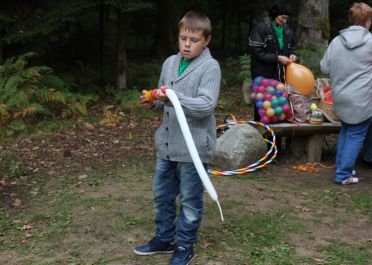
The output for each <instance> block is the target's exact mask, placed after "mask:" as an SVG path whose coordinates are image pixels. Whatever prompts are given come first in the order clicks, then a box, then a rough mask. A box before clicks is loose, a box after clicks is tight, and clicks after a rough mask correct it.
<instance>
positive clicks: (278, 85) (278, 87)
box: [276, 83, 285, 90]
mask: <svg viewBox="0 0 372 265" xmlns="http://www.w3.org/2000/svg"><path fill="white" fill-rule="evenodd" d="M276 89H282V90H283V89H285V86H284V84H283V83H279V84H277V85H276Z"/></svg>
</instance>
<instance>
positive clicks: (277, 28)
mask: <svg viewBox="0 0 372 265" xmlns="http://www.w3.org/2000/svg"><path fill="white" fill-rule="evenodd" d="M273 26H274V29H275V33H276V36H278V43H279V49H280V50H283V48H284V27H283V25H276V24H275V23H274V24H273Z"/></svg>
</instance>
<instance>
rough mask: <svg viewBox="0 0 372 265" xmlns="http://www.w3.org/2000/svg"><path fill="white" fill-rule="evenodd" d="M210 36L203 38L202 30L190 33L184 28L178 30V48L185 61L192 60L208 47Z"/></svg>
mask: <svg viewBox="0 0 372 265" xmlns="http://www.w3.org/2000/svg"><path fill="white" fill-rule="evenodd" d="M210 40H211V36H208V37H207V38H205V36H204V34H203V31H202V30H197V31H191V30H189V29H187V28H185V27H182V28H181V29H180V33H179V36H178V48H179V50H180V52H181V54H182V57H183V58H185V59H188V60H190V59H194V58H195V57H197V56H198V55H199V54H201V53H202V52H203V50H204V48H205V47H207V46H208V44H209V41H210Z"/></svg>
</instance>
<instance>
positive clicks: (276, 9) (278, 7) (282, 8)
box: [269, 2, 291, 20]
mask: <svg viewBox="0 0 372 265" xmlns="http://www.w3.org/2000/svg"><path fill="white" fill-rule="evenodd" d="M280 15H286V16H290V15H291V7H290V6H289V4H287V3H283V2H278V3H276V4H274V5H273V6H272V7H271V9H270V10H269V16H270V18H271V19H272V20H274V19H275V18H276V17H277V16H280Z"/></svg>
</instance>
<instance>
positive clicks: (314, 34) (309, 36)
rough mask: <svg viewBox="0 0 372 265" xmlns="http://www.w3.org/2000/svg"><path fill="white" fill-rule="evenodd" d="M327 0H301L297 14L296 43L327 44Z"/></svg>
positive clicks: (328, 29)
mask: <svg viewBox="0 0 372 265" xmlns="http://www.w3.org/2000/svg"><path fill="white" fill-rule="evenodd" d="M328 9H329V0H301V2H300V11H299V15H298V30H297V44H298V46H299V47H302V48H304V47H306V46H308V45H309V44H321V45H327V43H328V38H329V31H330V28H329V15H328V14H329V12H328Z"/></svg>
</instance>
